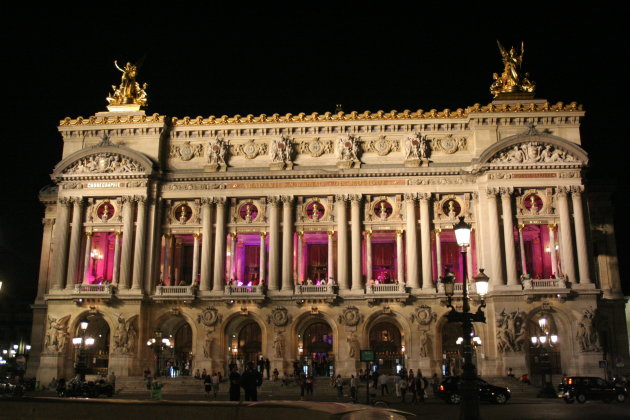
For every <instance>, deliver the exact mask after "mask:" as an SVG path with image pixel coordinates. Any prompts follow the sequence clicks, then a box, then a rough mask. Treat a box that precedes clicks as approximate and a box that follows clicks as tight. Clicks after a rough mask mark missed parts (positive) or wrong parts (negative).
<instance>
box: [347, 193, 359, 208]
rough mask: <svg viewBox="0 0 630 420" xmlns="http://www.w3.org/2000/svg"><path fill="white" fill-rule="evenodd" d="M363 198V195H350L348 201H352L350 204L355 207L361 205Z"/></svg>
mask: <svg viewBox="0 0 630 420" xmlns="http://www.w3.org/2000/svg"><path fill="white" fill-rule="evenodd" d="M361 198H363V196H362V195H361V194H350V195H348V200H350V202H351V203H352V204H354V205H357V204H359V203H361Z"/></svg>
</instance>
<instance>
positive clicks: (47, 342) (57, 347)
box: [44, 315, 70, 353]
mask: <svg viewBox="0 0 630 420" xmlns="http://www.w3.org/2000/svg"><path fill="white" fill-rule="evenodd" d="M68 321H70V315H66V316H64V317H62V318H59V319H57V318H53V317H51V316H50V315H48V329H47V331H46V336H45V338H44V348H45V349H46V351H49V352H58V353H63V352H64V350H65V349H66V344H67V342H68V337H69V336H70V335H69V334H68Z"/></svg>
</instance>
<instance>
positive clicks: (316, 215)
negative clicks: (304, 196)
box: [306, 201, 326, 222]
mask: <svg viewBox="0 0 630 420" xmlns="http://www.w3.org/2000/svg"><path fill="white" fill-rule="evenodd" d="M325 213H326V208H325V207H324V206H323V205H322V204H321V203H320V202H318V201H311V202H310V203H308V204H307V205H306V217H308V218H309V219H311V220H313V221H315V222H317V221H319V220H320V219H321V218H322V217H324V214H325Z"/></svg>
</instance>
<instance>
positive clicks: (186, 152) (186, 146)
mask: <svg viewBox="0 0 630 420" xmlns="http://www.w3.org/2000/svg"><path fill="white" fill-rule="evenodd" d="M201 156H203V144H195V145H192V144H190V142H189V141H185V142H184V143H183V144H181V145H179V144H171V149H170V151H169V155H168V157H169V158H180V159H181V160H183V161H189V160H191V159H193V158H196V157H201Z"/></svg>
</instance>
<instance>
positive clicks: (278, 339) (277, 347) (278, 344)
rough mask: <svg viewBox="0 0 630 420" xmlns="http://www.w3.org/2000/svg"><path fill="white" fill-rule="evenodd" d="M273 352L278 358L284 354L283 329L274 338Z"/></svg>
mask: <svg viewBox="0 0 630 420" xmlns="http://www.w3.org/2000/svg"><path fill="white" fill-rule="evenodd" d="M273 354H274V356H275V357H276V358H278V359H281V358H282V357H283V356H284V334H282V331H278V332H277V333H276V336H275V338H274V339H273Z"/></svg>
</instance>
